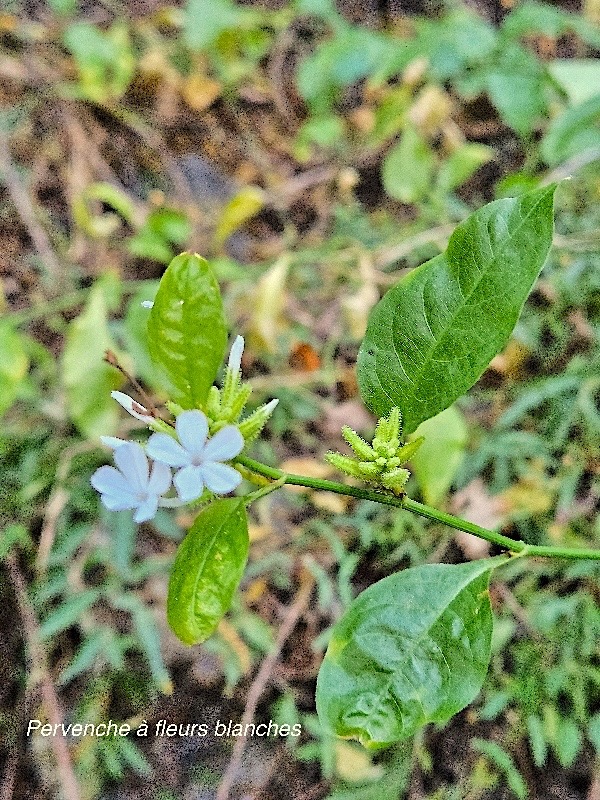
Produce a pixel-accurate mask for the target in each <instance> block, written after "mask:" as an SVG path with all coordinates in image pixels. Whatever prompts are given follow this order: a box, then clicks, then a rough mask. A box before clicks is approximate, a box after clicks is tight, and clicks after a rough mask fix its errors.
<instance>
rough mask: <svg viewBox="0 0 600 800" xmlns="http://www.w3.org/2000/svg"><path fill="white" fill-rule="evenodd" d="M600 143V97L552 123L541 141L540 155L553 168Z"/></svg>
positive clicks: (597, 96)
mask: <svg viewBox="0 0 600 800" xmlns="http://www.w3.org/2000/svg"><path fill="white" fill-rule="evenodd" d="M599 142H600V94H596V95H594V97H590V99H589V100H586V101H585V103H581V105H578V106H575V108H570V109H568V110H567V111H565V113H564V114H561V116H560V117H557V118H556V119H554V120H552V122H551V123H550V125H549V126H548V130H547V131H546V135H545V136H544V138H543V139H542V141H541V142H540V153H541V154H542V158H543V159H544V161H545V162H546V163H547V164H549V165H550V166H551V167H553V166H555V165H556V164H560V163H561V162H562V161H565V160H566V159H567V158H571V157H572V156H574V155H577V154H578V153H581V152H583V151H584V150H588V149H591V148H596V149H597V148H598V143H599Z"/></svg>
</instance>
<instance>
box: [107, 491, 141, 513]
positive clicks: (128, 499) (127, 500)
mask: <svg viewBox="0 0 600 800" xmlns="http://www.w3.org/2000/svg"><path fill="white" fill-rule="evenodd" d="M100 499H101V500H102V502H103V503H104V505H105V506H106V507H107V508H108V510H109V511H126V510H127V509H129V508H136V507H137V505H138V504H139V502H140V501H139V500H138V499H137V497H135V495H133V494H130V495H129V496H126V495H121V496H118V497H117V495H112V494H103V495H101V496H100Z"/></svg>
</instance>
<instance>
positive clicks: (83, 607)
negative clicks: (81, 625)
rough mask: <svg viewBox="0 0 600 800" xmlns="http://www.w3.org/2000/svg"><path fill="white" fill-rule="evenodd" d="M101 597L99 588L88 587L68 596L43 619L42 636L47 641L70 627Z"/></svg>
mask: <svg viewBox="0 0 600 800" xmlns="http://www.w3.org/2000/svg"><path fill="white" fill-rule="evenodd" d="M99 597H100V592H99V591H98V590H97V589H86V590H85V591H83V592H80V593H79V594H74V595H72V596H71V597H68V598H67V599H66V600H65V601H64V603H62V604H61V605H60V606H58V608H56V609H54V610H53V611H51V612H50V614H48V616H47V617H45V619H44V620H42V623H41V625H40V638H41V639H42V641H47V640H48V639H51V638H52V637H53V636H56V634H57V633H60V632H61V631H64V630H65V629H66V628H70V627H71V625H75V623H76V622H77V621H78V620H79V618H80V617H81V615H82V614H83V613H85V612H86V611H87V610H88V608H90V607H91V606H92V605H93V604H94V603H95V602H96V600H97V599H98V598H99Z"/></svg>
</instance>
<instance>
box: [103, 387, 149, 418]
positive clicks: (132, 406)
mask: <svg viewBox="0 0 600 800" xmlns="http://www.w3.org/2000/svg"><path fill="white" fill-rule="evenodd" d="M110 396H111V397H112V398H113V400H116V401H117V403H118V404H119V405H120V406H123V408H124V409H125V411H128V412H129V413H130V414H131V416H132V417H135V418H136V419H140V420H141V421H142V422H145V423H146V424H148V423H150V422H153V421H154V417H153V416H152V414H149V413H148V409H147V408H144V406H142V405H140V404H139V403H138V402H136V401H135V400H134V399H133V397H129V395H128V394H124V393H123V392H111V393H110Z"/></svg>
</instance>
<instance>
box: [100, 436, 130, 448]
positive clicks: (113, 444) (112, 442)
mask: <svg viewBox="0 0 600 800" xmlns="http://www.w3.org/2000/svg"><path fill="white" fill-rule="evenodd" d="M100 441H101V442H102V444H104V445H106V447H110V448H111V449H112V450H115V449H116V448H117V447H121V445H122V444H125V443H126V442H127V439H117V437H116V436H101V437H100Z"/></svg>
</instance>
